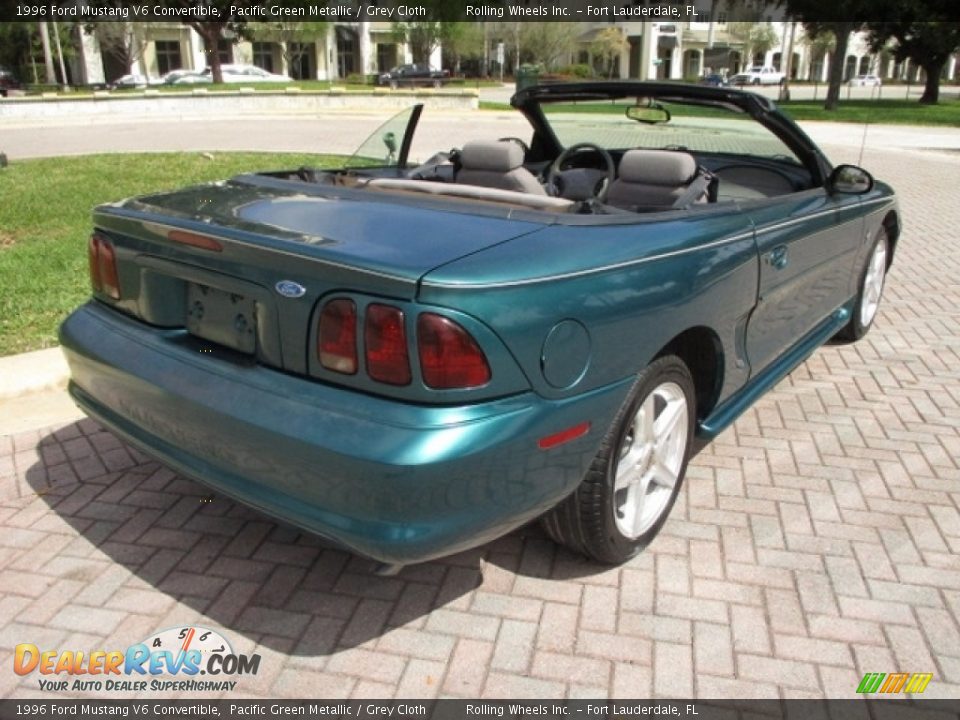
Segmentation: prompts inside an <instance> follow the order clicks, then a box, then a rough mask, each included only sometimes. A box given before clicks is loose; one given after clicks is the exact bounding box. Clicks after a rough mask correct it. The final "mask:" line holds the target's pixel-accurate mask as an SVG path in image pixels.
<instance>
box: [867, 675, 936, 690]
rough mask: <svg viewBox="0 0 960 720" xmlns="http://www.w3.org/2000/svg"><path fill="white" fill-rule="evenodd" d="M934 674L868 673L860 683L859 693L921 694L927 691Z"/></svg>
mask: <svg viewBox="0 0 960 720" xmlns="http://www.w3.org/2000/svg"><path fill="white" fill-rule="evenodd" d="M932 678H933V673H867V674H866V675H864V676H863V679H862V680H861V681H860V685H859V686H858V687H857V692H858V693H860V694H865V695H869V694H871V693H886V694H891V693H900V692H902V693H914V694H920V693H922V692H923V691H924V690H926V689H927V685H929V684H930V680H931V679H932Z"/></svg>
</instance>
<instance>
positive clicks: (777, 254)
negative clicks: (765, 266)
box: [767, 245, 790, 270]
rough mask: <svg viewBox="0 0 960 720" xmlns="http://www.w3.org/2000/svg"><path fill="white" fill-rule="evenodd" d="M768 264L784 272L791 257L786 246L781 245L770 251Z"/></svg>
mask: <svg viewBox="0 0 960 720" xmlns="http://www.w3.org/2000/svg"><path fill="white" fill-rule="evenodd" d="M767 259H768V262H769V263H770V264H771V265H772V266H773V267H775V268H776V269H777V270H782V269H783V268H785V267H786V266H787V263H788V262H790V255H789V253H788V252H787V246H786V245H779V246H777V247H775V248H774V249H773V250H771V251H770V254H769V255H768V256H767Z"/></svg>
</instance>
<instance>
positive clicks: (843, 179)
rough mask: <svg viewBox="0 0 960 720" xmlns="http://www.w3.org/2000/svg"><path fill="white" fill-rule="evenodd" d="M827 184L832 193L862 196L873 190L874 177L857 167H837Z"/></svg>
mask: <svg viewBox="0 0 960 720" xmlns="http://www.w3.org/2000/svg"><path fill="white" fill-rule="evenodd" d="M827 184H828V187H829V189H830V192H836V193H843V194H845V195H862V194H863V193H867V192H870V191H871V190H872V189H873V176H872V175H871V174H870V173H868V172H867V171H866V170H864V169H863V168H860V167H857V166H856V165H837V167H835V168H834V169H833V172H832V173H830V179H829V180H828V182H827Z"/></svg>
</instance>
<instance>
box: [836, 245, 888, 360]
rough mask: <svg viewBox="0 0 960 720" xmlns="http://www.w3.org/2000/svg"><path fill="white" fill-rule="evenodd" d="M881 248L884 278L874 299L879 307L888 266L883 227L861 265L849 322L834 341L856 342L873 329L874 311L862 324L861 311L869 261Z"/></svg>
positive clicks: (864, 297) (865, 290)
mask: <svg viewBox="0 0 960 720" xmlns="http://www.w3.org/2000/svg"><path fill="white" fill-rule="evenodd" d="M881 247H882V248H883V253H884V268H883V270H884V276H883V278H882V279H881V286H880V291H879V292H880V294H878V297H877V299H876V302H877V304H878V305H879V303H880V302H881V300H882V293H883V281H884V280H885V279H886V270H887V268H888V267H889V266H890V239H889V237H888V236H887V230H886V228H884V227H881V228H880V231H879V232H878V233H877V239H876V240H875V241H874V243H873V245H871V246H870V252H869V253H868V254H867V259H866V260H865V261H864V263H863V270H861V271H860V277H859V279H858V280H857V299H856V301H855V302H854V303H853V310H852V311H851V312H850V321H849V322H848V323H847V324H846V325H844V326H843V328H842V329H841V330H840V331H839V332H838V333H837V334H836V335H835V336H834V338H835V339H836V340H839V341H841V342H856V341H857V340H859V339H860V338H862V337H863V336H864V335H866V334H867V333H868V332H870V328H872V327H873V322H874V320H876V318H877V316H876V311H874V314H873V315H872V316H871V317H870V318H869V319H868V320H867V321H866V322H864V318H863V312H862V311H863V307H864V303H865V302H866V301H867V294H866V292H867V282H866V280H867V274H868V272H869V271H870V264H871V261H872V260H873V259H874V256H875V255H876V253H877V252H878V248H881Z"/></svg>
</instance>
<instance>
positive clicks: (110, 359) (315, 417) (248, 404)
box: [60, 303, 629, 563]
mask: <svg viewBox="0 0 960 720" xmlns="http://www.w3.org/2000/svg"><path fill="white" fill-rule="evenodd" d="M181 337H182V332H181V331H161V330H157V329H154V328H149V327H147V326H145V325H143V324H141V323H139V322H136V321H133V320H131V319H129V318H126V317H125V316H123V315H120V314H119V313H117V312H115V311H112V310H109V309H106V308H104V307H102V306H99V305H98V304H97V303H90V304H88V305H86V306H84V307H82V308H80V309H78V310H77V311H75V312H74V313H73V314H72V315H71V316H70V317H69V318H68V319H67V320H66V321H65V322H64V324H63V325H62V327H61V330H60V339H61V343H62V345H63V349H64V351H65V353H66V356H67V360H68V362H69V364H70V369H71V375H72V379H71V382H70V392H71V394H72V396H73V397H74V399H75V400H76V402H77V403H78V404H79V405H80V407H81V408H83V409H84V410H85V411H86V412H87V413H88V414H90V415H91V416H93V417H95V418H96V419H98V420H99V421H100V422H102V423H103V424H104V425H105V426H107V427H109V428H110V429H111V430H113V431H114V432H116V433H118V434H119V435H120V436H122V437H124V438H125V439H127V440H128V441H130V442H131V443H132V444H134V445H136V446H138V447H140V448H142V449H143V450H144V451H146V452H147V453H149V454H151V455H153V456H155V457H157V458H159V459H160V460H162V461H163V462H165V463H167V464H169V465H170V466H172V467H174V468H175V469H177V470H178V471H180V472H182V473H183V474H185V475H188V476H190V477H193V478H195V479H197V480H199V481H200V482H203V483H204V484H206V485H209V486H210V487H212V488H214V489H216V490H218V491H221V492H223V493H224V494H226V495H229V496H232V497H234V498H236V499H238V500H240V501H242V502H244V503H246V504H248V505H251V506H253V507H256V508H259V509H261V510H263V511H265V512H267V513H268V514H271V515H274V516H277V517H279V518H282V519H283V520H286V521H288V522H290V523H293V524H295V525H298V526H300V527H303V528H305V529H307V530H310V531H311V532H314V533H317V534H318V535H321V536H324V537H326V538H329V539H331V540H333V541H335V542H337V543H339V544H342V545H344V546H346V547H348V548H350V549H351V550H354V551H356V552H358V553H360V554H362V555H366V556H369V557H372V558H375V559H377V560H381V561H383V562H387V563H410V562H418V561H422V560H428V559H430V558H433V557H437V556H441V555H446V554H449V553H453V552H457V551H460V550H463V549H466V548H469V547H473V546H476V545H480V544H483V543H485V542H488V541H489V540H492V539H493V538H495V537H498V536H500V535H502V534H504V533H506V532H508V531H510V530H511V529H513V528H515V527H517V526H519V525H521V524H523V523H524V522H526V521H528V520H530V519H532V518H534V517H536V516H538V515H540V514H542V513H543V512H545V511H546V510H548V509H549V508H550V507H551V506H552V505H554V504H555V503H556V502H557V501H559V500H560V499H562V498H563V497H564V496H565V495H567V494H568V493H569V492H570V491H571V490H572V489H573V488H575V487H576V485H577V483H578V482H579V481H580V479H581V477H582V476H583V474H584V472H585V471H586V469H587V467H588V466H589V463H590V462H591V460H592V458H593V457H594V455H595V454H596V451H597V449H598V447H599V444H600V440H601V438H602V435H603V433H604V431H605V429H606V428H607V427H608V426H609V424H610V422H612V418H613V416H614V414H615V413H616V410H617V408H618V407H619V405H620V403H621V402H622V400H623V398H624V397H625V395H626V392H627V390H628V388H629V382H624V383H619V384H617V385H615V386H611V387H607V388H604V389H602V390H599V391H594V392H591V393H587V394H584V395H580V396H577V397H576V398H572V399H568V400H563V401H546V400H544V399H542V398H540V397H539V396H537V395H535V394H533V393H525V394H522V395H518V396H513V397H510V398H505V399H500V400H495V401H490V402H485V403H478V404H471V405H464V406H455V407H449V406H448V407H425V406H418V405H410V404H404V403H401V402H397V401H395V400H387V399H383V398H377V397H371V396H367V395H362V394H359V393H356V392H353V391H348V390H343V389H340V388H336V387H331V386H329V385H324V384H321V383H317V382H312V381H310V380H306V379H304V378H301V377H295V376H290V375H286V374H284V373H281V372H277V371H275V370H271V369H268V368H265V367H261V366H246V365H243V366H241V365H237V364H236V363H235V362H233V361H231V360H229V359H226V358H218V357H217V356H216V355H209V354H201V353H198V352H196V351H195V350H192V349H190V346H189V344H185V343H181V342H178V341H177V340H178V338H181ZM585 420H589V421H590V422H591V431H590V432H589V433H588V434H587V435H585V436H583V437H581V438H578V439H577V440H574V441H571V442H568V443H566V444H564V445H561V446H558V447H555V448H552V449H550V450H548V451H542V450H540V449H539V448H538V446H537V441H538V440H539V439H540V438H542V437H545V436H547V435H551V434H553V433H557V432H559V431H560V430H563V429H565V428H568V427H571V426H573V425H577V424H579V423H582V422H583V421H585Z"/></svg>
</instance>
